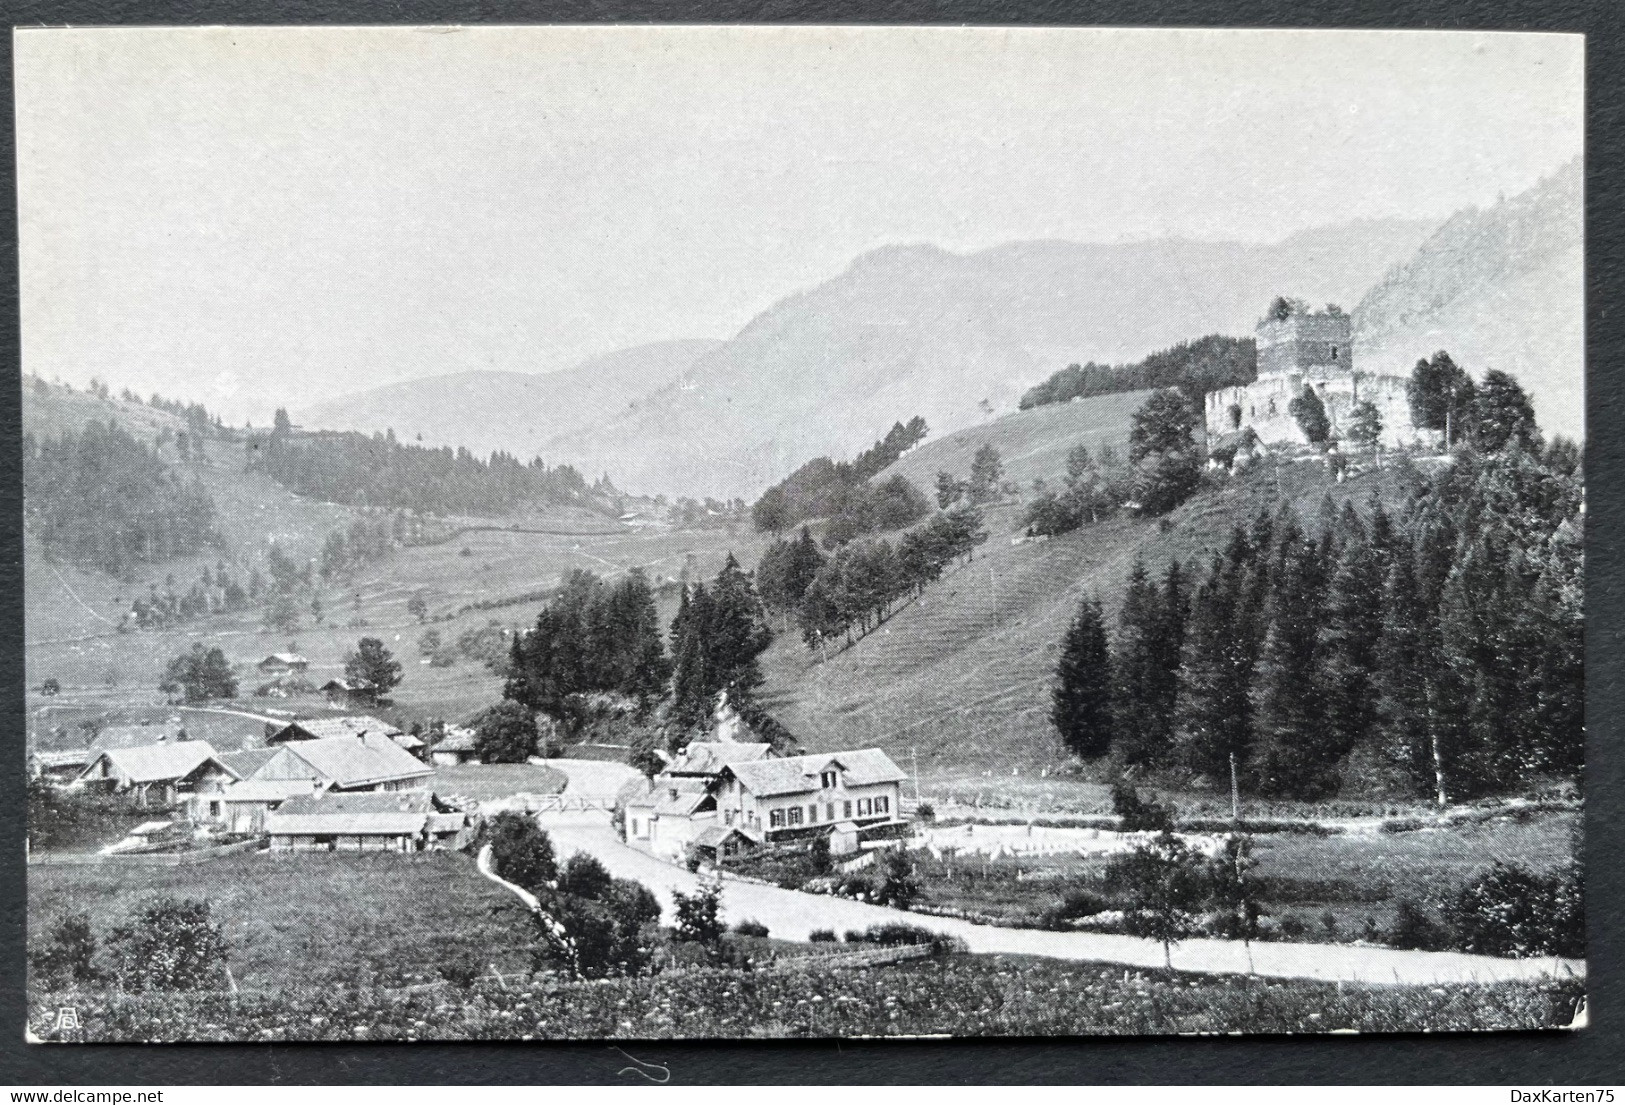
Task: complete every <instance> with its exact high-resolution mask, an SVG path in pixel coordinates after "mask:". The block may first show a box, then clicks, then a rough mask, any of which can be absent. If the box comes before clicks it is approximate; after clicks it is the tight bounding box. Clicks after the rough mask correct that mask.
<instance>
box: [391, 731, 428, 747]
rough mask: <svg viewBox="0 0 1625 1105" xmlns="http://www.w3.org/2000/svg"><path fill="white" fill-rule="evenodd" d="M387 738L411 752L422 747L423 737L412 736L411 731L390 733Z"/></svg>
mask: <svg viewBox="0 0 1625 1105" xmlns="http://www.w3.org/2000/svg"><path fill="white" fill-rule="evenodd" d="M389 739H390V740H392V741H394V742H395V743H396V744H398V745H400V746H401V747H402V748H404V749H406V750H407V751H408V752H413V751H416V750H417V749H419V748H422V747H423V738H422V737H414V736H413V735H412V734H411V733H394V734H391V735H390V738H389Z"/></svg>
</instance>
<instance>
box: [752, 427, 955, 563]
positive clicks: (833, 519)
mask: <svg viewBox="0 0 1625 1105" xmlns="http://www.w3.org/2000/svg"><path fill="white" fill-rule="evenodd" d="M928 432H929V430H928V429H927V427H926V424H925V419H923V418H920V417H919V416H918V415H916V416H915V417H913V418H911V419H909V420H908V423H907V424H906V425H905V424H904V423H902V422H896V423H893V424H892V428H891V429H890V430H889V431H888V432H887V434H886V436H885V437H883V438H881V439H880V440H879V441H877V442H875V443H874V444H873V445H871V446H870V447H869V448H868V449H865V450H864V451H863V452H861V453H859V454H858V456H857V458H856V459H855V460H853V461H851V462H850V463H848V462H846V461H834V460H831V459H830V458H829V457H815V458H814V459H812V460H810V461H808V462H807V463H806V464H803V465H802V466H801V467H800V468H797V469H796V470H795V471H794V472H792V473H790V475H789V476H787V477H785V478H784V480H782V481H781V482H779V483H777V484H774V485H773V486H772V487H770V488H768V489H767V490H766V491H765V492H763V494H762V497H761V498H760V499H758V500H757V501H756V503H755V505H754V506H753V507H752V508H751V517H752V519H753V521H754V522H755V525H756V528H757V530H759V531H761V532H763V533H783V532H784V531H785V530H788V529H792V528H794V527H795V526H797V525H799V524H801V523H803V522H809V521H813V520H817V519H827V520H828V521H827V523H826V525H825V527H824V530H825V540H826V544H827V545H828V546H829V547H832V548H833V547H834V546H835V545H837V544H839V543H841V542H844V541H850V540H851V539H852V538H854V537H858V536H860V535H862V534H865V533H877V532H880V531H884V530H894V529H900V528H901V527H903V526H906V525H909V524H910V523H913V522H916V521H918V520H919V519H920V518H922V517H924V515H925V513H926V511H927V510H928V509H929V505H928V503H927V502H926V499H925V496H924V495H923V494H921V493H920V490H919V489H918V488H917V487H915V486H914V485H913V484H911V483H910V482H909V481H908V480H906V479H904V478H903V477H901V476H898V477H894V478H893V479H890V480H886V481H884V482H882V483H879V484H874V483H872V482H871V481H873V480H874V478H875V477H876V476H878V475H879V474H880V473H881V472H882V471H884V470H885V469H886V468H887V467H888V466H890V465H891V464H892V463H893V462H894V461H895V460H897V458H898V457H900V456H902V455H903V454H904V453H906V452H907V451H908V450H910V449H912V448H913V447H914V446H915V445H918V444H919V443H920V442H921V441H923V440H925V436H926V434H927V433H928Z"/></svg>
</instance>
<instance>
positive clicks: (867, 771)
mask: <svg viewBox="0 0 1625 1105" xmlns="http://www.w3.org/2000/svg"><path fill="white" fill-rule="evenodd" d="M831 764H836V765H838V766H839V767H840V769H841V772H842V782H843V783H844V784H845V785H846V786H849V787H861V786H872V785H874V784H876V783H899V782H902V781H903V780H904V779H906V778H908V776H907V775H905V774H904V773H903V770H902V769H901V768H900V767H898V766H897V765H896V764H894V763H892V759H891V757H890V756H888V755H886V753H884V752H882V751H881V750H880V749H878V748H862V749H857V750H854V751H850V752H819V753H814V754H813V755H809V756H790V757H787V758H785V759H782V760H755V761H751V762H746V763H730V764H729V765H728V768H727V769H728V770H729V771H731V772H732V773H733V774H734V775H735V776H736V777H737V778H738V779H739V781H740V782H741V783H742V784H744V786H745V787H746V788H747V789H749V790H750V791H751V792H752V793H754V794H757V795H759V796H762V797H771V796H773V795H776V794H800V793H802V792H804V791H809V790H818V789H819V781H818V776H819V773H820V772H822V771H823V770H824V769H825V768H827V767H829V766H830V765H831Z"/></svg>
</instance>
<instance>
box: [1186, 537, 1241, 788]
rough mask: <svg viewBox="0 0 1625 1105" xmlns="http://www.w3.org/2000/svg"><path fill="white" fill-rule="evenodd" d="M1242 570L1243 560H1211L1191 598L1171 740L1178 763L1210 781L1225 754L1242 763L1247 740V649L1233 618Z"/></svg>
mask: <svg viewBox="0 0 1625 1105" xmlns="http://www.w3.org/2000/svg"><path fill="white" fill-rule="evenodd" d="M1247 570H1248V567H1247V564H1246V562H1245V561H1241V562H1239V563H1238V562H1236V561H1232V560H1227V559H1226V558H1224V557H1221V556H1215V557H1214V559H1213V563H1212V565H1211V566H1210V568H1209V569H1208V574H1207V578H1206V580H1204V581H1203V583H1202V585H1201V586H1200V587H1199V588H1198V589H1197V591H1196V594H1195V596H1194V597H1193V599H1192V600H1191V616H1190V621H1189V628H1188V632H1187V634H1186V638H1185V649H1184V656H1183V662H1182V663H1181V665H1180V669H1179V694H1178V701H1177V711H1176V715H1175V717H1176V721H1177V730H1176V740H1177V748H1178V753H1179V759H1180V761H1181V762H1182V763H1183V764H1184V765H1185V766H1186V767H1188V768H1189V769H1190V770H1192V771H1194V772H1197V773H1198V774H1202V775H1207V776H1209V777H1210V778H1221V777H1223V776H1224V775H1225V774H1226V773H1228V771H1229V769H1230V758H1231V756H1235V757H1236V759H1237V760H1238V761H1245V760H1246V758H1247V755H1248V752H1249V749H1250V746H1251V741H1252V725H1251V721H1252V719H1251V713H1252V711H1251V706H1250V704H1249V702H1248V696H1247V690H1248V687H1249V685H1250V684H1251V679H1252V656H1251V652H1252V646H1251V644H1250V642H1248V641H1247V640H1246V639H1245V636H1244V635H1245V632H1246V630H1245V629H1244V628H1242V627H1239V626H1238V625H1237V618H1236V611H1237V609H1238V607H1239V605H1240V602H1241V590H1242V584H1243V581H1244V579H1245V578H1246V573H1247Z"/></svg>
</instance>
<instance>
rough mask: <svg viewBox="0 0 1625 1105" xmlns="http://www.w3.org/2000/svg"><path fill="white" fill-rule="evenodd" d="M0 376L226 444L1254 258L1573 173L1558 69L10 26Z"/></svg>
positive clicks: (1195, 38)
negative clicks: (1084, 283)
mask: <svg viewBox="0 0 1625 1105" xmlns="http://www.w3.org/2000/svg"><path fill="white" fill-rule="evenodd" d="M16 80H17V115H18V160H19V173H18V184H19V192H20V199H21V247H22V308H23V312H22V314H23V364H24V368H25V369H26V370H28V371H35V372H39V373H40V374H42V375H45V376H46V377H52V376H60V377H61V378H63V379H65V380H68V381H71V382H74V383H81V382H83V381H84V380H86V379H88V378H89V377H91V376H99V377H101V378H103V379H106V380H108V381H109V382H110V383H111V384H112V385H113V386H114V388H119V387H124V386H129V387H133V388H135V389H137V390H138V391H139V392H141V393H142V394H143V395H145V394H147V393H149V392H151V391H153V390H158V391H161V392H163V393H165V394H167V395H173V396H177V397H181V398H187V399H201V400H202V401H204V402H206V403H208V404H209V405H210V407H211V408H216V409H218V410H220V411H221V412H222V413H223V414H225V416H226V417H227V418H228V419H229V420H232V421H239V420H241V419H242V418H243V417H245V416H247V417H252V418H253V419H255V420H256V421H257V422H261V421H265V420H267V419H268V417H269V413H270V411H271V410H272V408H274V407H275V406H277V405H286V406H289V407H292V408H295V409H297V408H299V407H303V406H305V405H306V404H308V403H311V402H314V401H317V400H319V399H323V398H327V397H330V396H332V395H335V394H339V393H342V392H345V391H354V390H358V389H360V388H363V387H369V386H374V385H376V384H380V383H386V382H390V381H394V380H400V379H406V378H411V377H415V376H427V375H436V374H440V373H445V372H455V371H462V370H467V369H477V368H494V369H508V370H518V371H546V370H548V369H552V368H558V367H564V366H565V365H567V364H570V363H572V362H574V361H577V360H580V359H581V358H583V357H586V356H589V355H592V354H594V353H600V352H606V351H609V350H611V349H615V348H619V347H623V346H627V345H633V344H637V343H640V342H646V341H655V340H660V339H665V338H674V337H728V336H730V335H731V334H733V333H735V332H736V331H737V330H738V329H739V328H740V327H742V326H743V325H744V324H745V323H746V322H748V321H749V320H750V319H751V317H752V316H754V315H755V314H756V313H758V312H759V311H761V310H763V309H765V308H766V307H768V306H769V305H771V304H772V303H773V302H774V301H775V300H777V299H779V298H781V297H783V296H784V295H786V294H789V293H792V292H794V291H797V290H799V289H802V288H806V287H810V286H812V285H814V284H817V283H819V282H821V281H823V280H826V279H828V278H830V277H832V276H834V275H836V274H838V273H839V272H840V271H842V270H843V269H844V268H845V267H846V265H847V264H848V263H849V262H850V261H851V259H852V258H853V257H854V256H856V255H857V254H859V253H862V252H864V251H866V250H869V249H872V248H874V247H876V246H880V245H885V244H889V243H898V242H933V243H936V244H938V245H941V246H944V247H946V248H948V249H953V250H961V251H963V250H973V249H979V248H982V247H986V246H990V245H994V244H997V243H1000V242H1005V241H1010V240H1016V239H1032V238H1067V239H1072V240H1076V241H1116V240H1123V239H1140V238H1149V237H1159V236H1165V235H1172V236H1192V237H1204V238H1232V239H1238V240H1246V241H1269V240H1274V239H1278V238H1280V237H1283V236H1285V235H1286V234H1288V233H1290V232H1292V231H1294V230H1298V229H1301V228H1304V227H1307V226H1313V225H1317V224H1324V223H1333V222H1341V221H1345V220H1348V219H1352V218H1361V217H1384V216H1394V215H1399V216H1429V217H1443V216H1445V215H1448V214H1449V213H1450V212H1452V211H1454V210H1456V209H1458V208H1460V207H1462V206H1465V205H1468V204H1478V205H1484V204H1487V203H1490V202H1493V201H1494V200H1495V199H1496V197H1497V195H1498V194H1500V193H1506V194H1512V193H1514V192H1517V191H1521V190H1522V189H1524V188H1526V187H1528V186H1529V185H1530V184H1532V183H1534V182H1535V180H1536V179H1538V178H1539V177H1541V176H1543V175H1545V174H1547V173H1550V172H1551V171H1552V170H1554V169H1555V168H1557V167H1558V166H1559V165H1561V164H1562V163H1563V162H1565V161H1567V160H1568V159H1569V158H1571V157H1573V156H1574V155H1575V154H1576V153H1578V152H1580V149H1581V144H1582V133H1583V119H1582V114H1581V105H1582V94H1583V93H1582V89H1583V46H1582V40H1581V39H1580V38H1578V37H1574V36H1555V35H1508V34H1477V33H1429V32H1419V33H1402V34H1394V33H1361V32H1296V31H1283V32H1219V33H1215V32H1204V31H1137V32H1124V31H1045V30H1031V29H1025V30H980V29H977V30H964V29H952V28H941V29H919V28H896V29H856V28H845V29H827V28H709V27H707V28H700V27H692V28H664V29H657V28H648V27H622V28H603V27H596V28H491V27H487V28H476V29H464V30H457V31H449V30H445V29H436V30H411V29H402V28H356V29H310V30H303V29H252V30H241V29H239V30H232V29H212V30H208V29H183V30H91V31H36V30H25V31H21V32H19V33H18V34H17V38H16Z"/></svg>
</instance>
